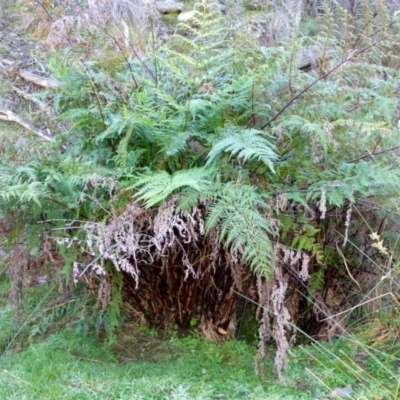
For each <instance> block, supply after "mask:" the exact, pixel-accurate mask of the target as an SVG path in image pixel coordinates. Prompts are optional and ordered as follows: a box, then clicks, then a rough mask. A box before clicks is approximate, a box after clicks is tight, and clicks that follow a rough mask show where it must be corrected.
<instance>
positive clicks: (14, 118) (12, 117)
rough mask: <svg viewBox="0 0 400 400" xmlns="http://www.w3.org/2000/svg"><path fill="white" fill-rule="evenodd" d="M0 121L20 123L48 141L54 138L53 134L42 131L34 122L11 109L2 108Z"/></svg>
mask: <svg viewBox="0 0 400 400" xmlns="http://www.w3.org/2000/svg"><path fill="white" fill-rule="evenodd" d="M0 121H5V122H15V123H17V124H18V125H20V126H22V127H23V128H25V129H27V130H28V131H31V132H33V133H34V134H35V135H37V136H39V137H41V138H42V139H44V140H46V141H48V142H52V141H53V140H54V137H53V135H51V134H48V133H46V132H44V131H42V130H41V129H39V128H38V127H37V126H36V125H35V124H34V123H33V122H30V121H28V120H27V119H24V118H22V117H19V116H18V115H17V114H14V113H13V112H12V111H10V110H1V109H0Z"/></svg>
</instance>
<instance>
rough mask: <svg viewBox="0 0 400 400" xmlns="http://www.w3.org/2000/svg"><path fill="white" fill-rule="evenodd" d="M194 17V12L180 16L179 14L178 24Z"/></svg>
mask: <svg viewBox="0 0 400 400" xmlns="http://www.w3.org/2000/svg"><path fill="white" fill-rule="evenodd" d="M193 17H194V11H188V12H185V13H182V14H179V16H178V21H179V22H188V21H189V20H191V19H192V18H193Z"/></svg>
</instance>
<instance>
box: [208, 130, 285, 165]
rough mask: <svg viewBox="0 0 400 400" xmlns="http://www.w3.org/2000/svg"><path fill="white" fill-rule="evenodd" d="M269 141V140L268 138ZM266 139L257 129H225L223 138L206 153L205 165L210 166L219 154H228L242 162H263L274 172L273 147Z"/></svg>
mask: <svg viewBox="0 0 400 400" xmlns="http://www.w3.org/2000/svg"><path fill="white" fill-rule="evenodd" d="M268 139H269V138H268ZM268 139H267V135H266V134H265V133H263V132H261V131H259V130H257V129H240V128H237V127H226V128H225V131H224V133H223V137H222V138H221V139H220V140H219V141H218V142H217V143H216V144H215V145H214V147H213V149H212V150H211V151H210V152H209V153H208V156H207V158H208V160H207V165H210V164H211V163H213V162H214V161H215V159H216V158H217V157H218V156H220V155H221V153H224V152H226V153H230V154H231V156H230V158H231V157H232V156H237V158H238V159H242V160H243V161H244V162H246V161H247V160H256V161H261V162H263V163H264V164H265V165H266V166H267V167H268V168H269V169H270V170H271V171H272V172H274V162H275V161H276V160H277V154H276V149H275V146H274V145H273V144H272V143H271V141H270V140H268Z"/></svg>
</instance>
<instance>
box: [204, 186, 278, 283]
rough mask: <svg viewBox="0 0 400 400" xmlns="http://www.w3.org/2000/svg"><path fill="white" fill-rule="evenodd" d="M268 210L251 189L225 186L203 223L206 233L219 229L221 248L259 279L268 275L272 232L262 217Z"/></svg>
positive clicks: (263, 198)
mask: <svg viewBox="0 0 400 400" xmlns="http://www.w3.org/2000/svg"><path fill="white" fill-rule="evenodd" d="M268 209H269V207H268V204H267V202H266V201H265V196H263V195H260V194H259V193H258V192H257V191H256V188H255V187H254V186H248V185H240V186H237V185H235V184H233V183H227V184H226V185H225V186H224V188H223V189H222V191H221V192H219V193H218V194H217V196H216V198H215V201H214V203H213V204H212V205H211V207H210V211H209V215H208V218H207V221H206V232H210V230H211V229H212V228H214V227H216V226H218V225H219V226H220V232H221V233H220V240H221V241H224V242H225V247H227V248H229V249H230V251H233V252H236V253H239V254H240V255H241V259H242V261H243V262H244V263H246V264H248V265H250V267H251V268H252V270H253V271H255V272H258V273H260V274H261V275H263V276H270V275H271V273H272V270H271V260H272V255H273V246H272V243H271V239H270V236H271V235H272V229H271V225H270V223H269V221H268V218H266V216H265V211H267V210H268ZM263 212H264V213H263Z"/></svg>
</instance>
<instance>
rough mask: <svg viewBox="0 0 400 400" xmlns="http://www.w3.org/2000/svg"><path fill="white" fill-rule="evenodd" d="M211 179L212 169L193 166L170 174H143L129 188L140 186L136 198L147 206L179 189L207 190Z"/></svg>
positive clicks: (158, 201) (163, 172)
mask: <svg viewBox="0 0 400 400" xmlns="http://www.w3.org/2000/svg"><path fill="white" fill-rule="evenodd" d="M209 185H211V181H210V170H207V169H205V168H193V169H188V170H180V171H177V172H175V173H174V174H173V175H170V174H169V173H168V172H166V171H161V172H157V173H154V174H153V175H142V176H141V177H140V178H139V179H138V180H137V181H136V182H135V184H134V185H132V186H130V187H128V188H127V190H129V189H133V188H140V189H139V191H138V192H137V193H136V194H135V195H134V198H135V200H137V201H144V203H145V206H146V207H147V208H149V207H151V206H154V205H155V204H157V203H160V202H161V201H163V200H165V199H167V198H168V196H170V195H171V194H172V193H173V192H175V191H176V190H178V189H181V188H185V187H190V188H192V189H194V190H196V191H198V192H201V191H203V190H205V189H206V188H207V187H208V186H209Z"/></svg>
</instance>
